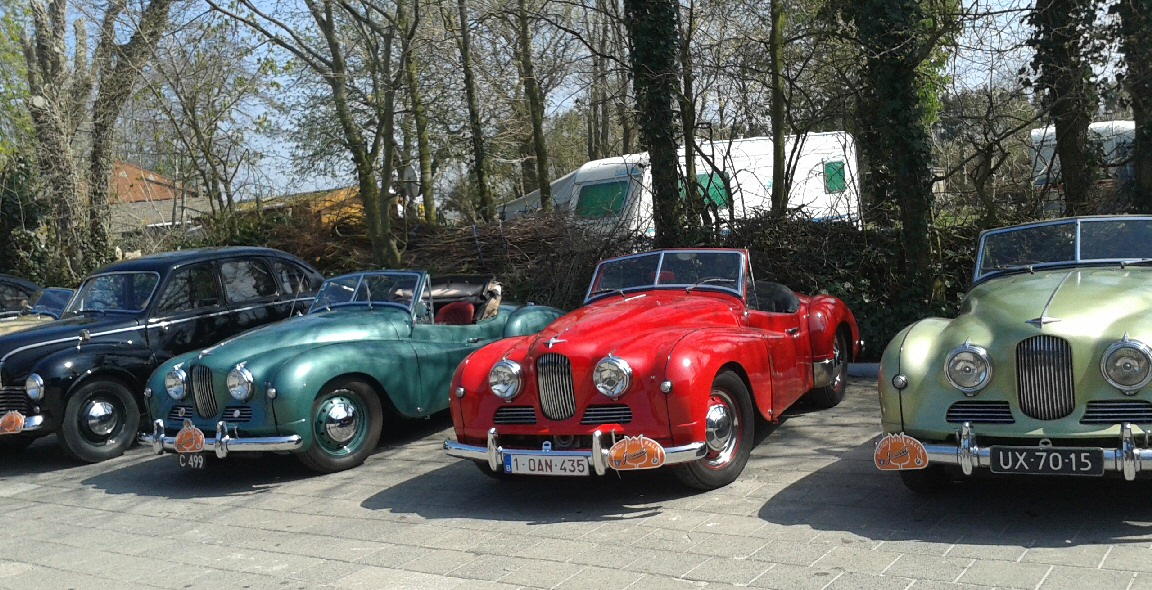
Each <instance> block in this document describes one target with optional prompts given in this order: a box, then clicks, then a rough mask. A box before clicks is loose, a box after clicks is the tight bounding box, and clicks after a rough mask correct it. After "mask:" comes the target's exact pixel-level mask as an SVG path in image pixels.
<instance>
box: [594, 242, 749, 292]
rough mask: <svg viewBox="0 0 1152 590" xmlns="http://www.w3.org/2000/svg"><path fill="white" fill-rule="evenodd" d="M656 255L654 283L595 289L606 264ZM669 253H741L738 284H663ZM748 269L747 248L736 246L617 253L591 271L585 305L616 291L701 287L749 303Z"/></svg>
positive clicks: (692, 288)
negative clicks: (662, 279)
mask: <svg viewBox="0 0 1152 590" xmlns="http://www.w3.org/2000/svg"><path fill="white" fill-rule="evenodd" d="M654 254H656V255H659V260H658V262H657V264H656V270H655V271H654V275H655V278H654V279H653V282H651V283H648V284H640V285H633V286H631V287H624V288H621V289H611V290H596V289H594V287H596V285H597V284H598V283H599V282H600V280H601V277H602V274H601V271H602V270H603V269H604V267H605V266H606V265H609V264H613V263H619V262H621V261H624V260H629V259H634V258H641V257H644V256H652V255H654ZM670 254H732V255H735V256H738V257H739V258H740V272H739V273H738V276H737V278H736V284H735V285H734V286H731V287H728V286H724V285H719V284H714V283H660V281H659V277H660V274H661V273H662V272H663V271H664V270H665V268H666V267H665V265H664V262H665V258H666V257H667V256H668V255H670ZM749 272H750V271H749V268H748V252H747V251H745V250H739V249H734V248H667V249H663V250H650V251H648V252H639V253H636V254H629V255H626V256H617V257H615V258H608V259H606V260H601V261H600V262H599V263H598V264H597V265H596V270H595V271H594V272H593V273H592V280H591V281H589V283H588V290H587V291H586V292H585V294H584V305H587V304H589V303H591V302H593V301H596V300H598V299H603V298H604V297H607V296H611V295H613V294H616V295H620V294H626V293H635V292H638V291H650V290H684V291H685V292H691V291H696V290H701V291H709V292H719V293H728V294H731V295H733V296H735V297H736V298H738V299H739V300H740V301H741V302H747V291H746V287H747V284H748V280H749V276H750V275H749ZM594 291H595V294H593V292H594Z"/></svg>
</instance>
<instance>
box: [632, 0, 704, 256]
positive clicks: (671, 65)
mask: <svg viewBox="0 0 1152 590" xmlns="http://www.w3.org/2000/svg"><path fill="white" fill-rule="evenodd" d="M677 7H678V4H677V3H676V2H675V1H673V0H624V22H625V24H626V26H627V28H628V36H629V38H630V39H631V41H632V59H631V65H632V73H633V84H634V85H635V88H636V107H637V111H638V114H637V119H638V120H639V127H640V141H641V144H642V145H641V147H643V148H646V149H647V150H648V157H649V162H650V164H651V174H652V190H653V195H652V205H653V206H652V209H653V215H654V217H655V219H654V221H655V225H656V246H657V247H661V248H664V247H672V246H680V245H684V236H685V235H686V233H687V229H688V228H687V227H686V226H687V224H688V222H689V220H688V216H687V215H686V211H685V207H684V201H683V200H682V199H680V195H679V191H678V190H677V184H678V182H677V181H678V174H677V172H676V160H677V155H676V127H677V125H676V113H675V110H674V109H673V104H674V101H675V100H676V94H677V90H678V89H677V71H676V70H677V68H676V59H677V48H678V45H679V43H678V39H679V35H678V34H677V27H676V10H677Z"/></svg>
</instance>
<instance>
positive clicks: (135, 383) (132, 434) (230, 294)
mask: <svg viewBox="0 0 1152 590" xmlns="http://www.w3.org/2000/svg"><path fill="white" fill-rule="evenodd" d="M322 282H323V277H322V276H321V275H320V273H319V272H317V271H316V270H315V269H314V268H312V267H311V266H309V265H308V264H307V263H306V262H304V261H303V260H300V259H299V258H296V257H295V256H292V255H289V254H286V253H284V252H281V251H279V250H272V249H269V248H208V249H201V250H186V251H181V252H167V253H164V254H156V255H153V256H146V257H144V258H137V259H134V260H125V261H121V262H117V263H115V264H111V265H108V266H106V267H104V268H102V269H100V270H98V271H96V272H95V273H94V274H92V275H91V276H89V277H88V278H87V279H85V280H84V282H83V283H81V285H80V288H79V289H78V290H77V292H76V295H75V296H74V297H73V298H72V300H71V302H69V304H68V307H67V309H65V311H64V314H63V317H61V319H59V320H57V321H54V322H47V323H45V324H43V325H41V326H37V327H34V328H31V329H28V330H24V331H20V332H14V333H11V334H8V335H5V336H0V449H13V448H16V449H19V448H23V447H25V446H27V445H28V444H30V443H31V442H32V441H33V440H34V439H35V438H37V437H40V436H44V435H47V434H50V433H53V432H56V433H58V435H57V438H58V439H59V442H60V446H61V448H62V449H63V450H64V452H65V454H67V455H69V456H70V457H73V458H75V459H77V460H80V461H86V462H97V461H103V460H105V459H110V458H112V457H116V456H119V455H120V454H121V453H123V452H124V450H125V449H126V448H128V446H129V445H131V444H132V442H133V441H134V440H135V438H136V434H137V431H138V429H139V426H140V420H141V412H142V409H143V408H145V406H144V404H143V390H144V384H145V381H146V380H147V379H148V376H149V375H150V374H151V373H152V371H153V369H155V368H156V367H157V366H159V365H160V363H162V362H164V361H165V360H167V359H169V358H171V357H172V356H174V355H177V354H181V353H183V352H187V351H190V350H197V349H202V348H205V347H207V346H209V345H211V344H214V343H216V342H219V341H220V340H223V339H224V338H227V337H229V336H232V335H234V334H238V333H240V332H243V331H245V330H247V329H249V328H254V327H256V326H261V325H264V324H268V323H271V322H275V321H277V320H281V319H284V318H286V317H288V316H290V315H292V314H294V313H297V312H306V311H307V310H308V307H309V305H310V304H311V302H312V299H313V297H314V296H315V292H316V289H318V288H319V287H320V284H321V283H322Z"/></svg>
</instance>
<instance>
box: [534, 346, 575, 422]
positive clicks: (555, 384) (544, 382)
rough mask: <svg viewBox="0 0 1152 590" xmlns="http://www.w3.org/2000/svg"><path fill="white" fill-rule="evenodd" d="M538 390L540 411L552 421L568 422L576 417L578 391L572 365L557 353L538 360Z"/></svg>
mask: <svg viewBox="0 0 1152 590" xmlns="http://www.w3.org/2000/svg"><path fill="white" fill-rule="evenodd" d="M536 389H537V391H539V392H540V410H541V411H542V412H544V415H545V416H547V417H548V418H549V419H550V420H567V419H569V418H571V417H572V416H574V415H576V390H575V389H574V388H573V387H572V363H571V362H570V361H569V360H568V358H567V357H565V356H563V355H559V354H555V353H548V354H542V355H540V358H538V359H536Z"/></svg>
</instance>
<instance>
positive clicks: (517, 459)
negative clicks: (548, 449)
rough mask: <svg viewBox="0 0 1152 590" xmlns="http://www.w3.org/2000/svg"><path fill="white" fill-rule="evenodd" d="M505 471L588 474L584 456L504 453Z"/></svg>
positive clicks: (538, 473) (535, 473) (586, 461)
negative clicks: (542, 455)
mask: <svg viewBox="0 0 1152 590" xmlns="http://www.w3.org/2000/svg"><path fill="white" fill-rule="evenodd" d="M504 471H505V472H506V473H518V474H523V475H588V460H587V459H585V458H584V457H541V456H539V455H507V454H506V455H504Z"/></svg>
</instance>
